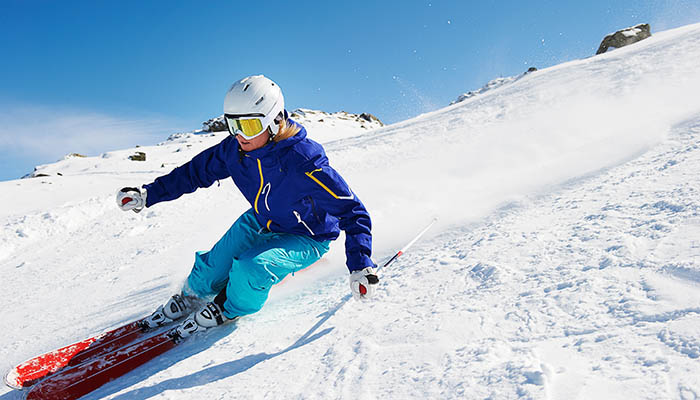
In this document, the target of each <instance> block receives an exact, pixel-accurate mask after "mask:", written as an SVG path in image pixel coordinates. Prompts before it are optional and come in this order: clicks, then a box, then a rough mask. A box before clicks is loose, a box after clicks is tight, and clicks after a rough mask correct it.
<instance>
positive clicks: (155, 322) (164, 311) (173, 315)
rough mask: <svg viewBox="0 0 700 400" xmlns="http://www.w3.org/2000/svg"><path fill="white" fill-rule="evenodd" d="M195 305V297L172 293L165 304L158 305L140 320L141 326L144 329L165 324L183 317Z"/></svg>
mask: <svg viewBox="0 0 700 400" xmlns="http://www.w3.org/2000/svg"><path fill="white" fill-rule="evenodd" d="M196 306H197V298H196V297H193V296H185V295H183V294H176V295H173V297H171V298H170V300H168V302H167V303H165V305H162V306H160V307H158V309H156V311H154V312H153V314H151V315H150V316H149V317H147V318H145V319H144V320H143V321H141V327H142V328H144V329H154V328H157V327H159V326H162V325H165V324H167V323H168V322H172V321H175V320H177V319H180V318H182V317H184V316H185V315H187V313H188V312H189V311H190V310H191V309H193V308H195V307H196Z"/></svg>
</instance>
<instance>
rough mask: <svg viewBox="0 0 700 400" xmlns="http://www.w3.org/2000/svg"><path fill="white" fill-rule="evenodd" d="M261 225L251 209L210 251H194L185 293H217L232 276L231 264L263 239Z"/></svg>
mask: <svg viewBox="0 0 700 400" xmlns="http://www.w3.org/2000/svg"><path fill="white" fill-rule="evenodd" d="M259 230H260V225H259V224H258V221H257V220H256V219H255V214H254V211H253V210H252V209H250V210H248V211H246V212H245V213H243V214H242V215H241V216H240V217H239V218H238V219H237V220H236V222H235V223H234V224H233V225H232V226H231V228H229V230H228V231H227V232H226V233H225V234H224V236H223V237H221V239H219V241H218V242H217V243H216V244H215V245H214V247H213V248H212V249H211V250H209V251H203V252H197V253H196V254H195V262H194V267H193V268H192V272H190V275H189V277H188V278H187V282H186V284H185V287H184V288H183V293H184V294H186V295H194V296H197V297H200V298H208V297H212V296H215V295H216V294H217V293H219V292H220V291H221V290H222V289H223V288H224V287H225V286H226V282H227V281H228V279H229V271H230V269H231V263H232V262H233V260H234V259H235V258H237V257H239V256H240V255H241V254H243V253H244V252H245V251H246V250H248V249H249V248H251V247H253V246H255V244H256V243H257V242H258V241H259V240H260V235H259V234H258V231H259Z"/></svg>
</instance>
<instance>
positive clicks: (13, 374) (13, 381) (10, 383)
mask: <svg viewBox="0 0 700 400" xmlns="http://www.w3.org/2000/svg"><path fill="white" fill-rule="evenodd" d="M3 378H4V379H3V381H4V382H5V386H7V387H9V388H12V389H15V390H22V389H24V387H23V386H22V385H20V384H18V382H19V375H18V374H17V370H16V369H15V368H12V369H11V370H9V371H7V373H5V376H4V377H3Z"/></svg>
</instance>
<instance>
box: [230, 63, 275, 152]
mask: <svg viewBox="0 0 700 400" xmlns="http://www.w3.org/2000/svg"><path fill="white" fill-rule="evenodd" d="M224 118H225V119H226V123H227V125H228V129H229V132H230V133H231V134H232V135H243V136H245V137H246V138H247V139H252V138H254V137H257V136H259V135H261V134H263V133H264V132H265V130H266V129H267V128H268V127H270V131H271V132H272V135H271V136H274V135H276V134H277V132H278V131H279V123H280V122H281V121H282V118H284V96H282V90H281V89H280V87H279V86H277V84H276V83H275V82H273V81H271V80H270V79H268V78H266V77H264V76H263V75H253V76H249V77H247V78H243V79H241V80H240V81H238V82H236V83H234V84H233V85H231V88H230V89H229V90H228V92H227V93H226V98H225V99H224Z"/></svg>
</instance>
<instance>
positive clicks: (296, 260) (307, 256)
mask: <svg viewBox="0 0 700 400" xmlns="http://www.w3.org/2000/svg"><path fill="white" fill-rule="evenodd" d="M329 245H330V241H324V242H318V241H316V240H314V239H311V238H310V237H307V236H303V235H295V234H290V233H275V232H269V231H267V230H262V229H261V226H260V224H259V223H258V221H257V220H256V219H255V214H254V211H253V209H250V210H248V211H246V212H245V213H243V215H241V216H240V217H239V218H238V220H236V222H235V223H234V224H233V226H231V228H230V229H229V230H228V231H227V232H226V233H225V234H224V236H223V237H222V238H221V239H219V241H218V242H217V243H216V244H215V245H214V247H213V248H212V249H211V250H209V251H205V252H197V253H196V255H195V262H194V267H193V268H192V272H190V276H189V277H188V278H187V286H188V287H186V289H185V291H186V293H185V294H190V295H192V294H194V295H196V296H198V297H201V298H205V299H207V298H211V297H213V296H216V295H217V294H218V293H219V292H221V291H222V290H223V289H224V288H226V301H225V302H224V315H226V316H227V317H229V318H233V317H236V316H241V315H247V314H252V313H254V312H257V311H258V310H260V309H261V308H262V306H263V304H265V301H267V297H268V294H269V292H270V288H271V287H272V285H274V284H276V283H278V282H280V281H282V279H284V277H285V276H287V275H288V274H290V273H294V272H295V271H299V270H301V269H304V268H306V267H308V266H309V265H311V264H313V263H314V262H316V261H317V260H318V259H320V258H321V256H323V255H324V254H325V253H326V252H327V251H328V249H329ZM189 292H192V293H189Z"/></svg>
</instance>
